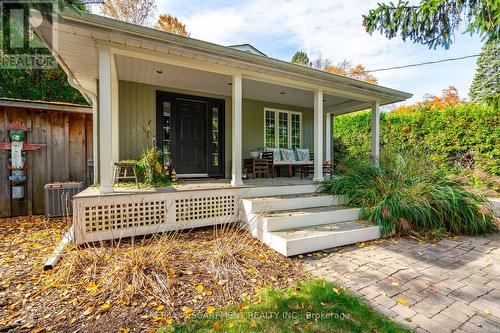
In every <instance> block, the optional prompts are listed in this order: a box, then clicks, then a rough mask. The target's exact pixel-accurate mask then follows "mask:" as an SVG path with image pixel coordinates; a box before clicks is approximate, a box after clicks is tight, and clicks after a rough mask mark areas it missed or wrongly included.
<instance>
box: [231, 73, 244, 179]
mask: <svg viewBox="0 0 500 333" xmlns="http://www.w3.org/2000/svg"><path fill="white" fill-rule="evenodd" d="M232 88H233V95H232V106H233V117H232V129H231V130H232V137H233V142H232V150H233V151H232V170H231V185H233V186H237V185H243V181H242V180H241V163H242V158H243V157H242V152H241V145H242V135H241V132H242V124H241V122H242V110H241V109H242V98H243V95H242V79H241V73H235V74H233V86H232Z"/></svg>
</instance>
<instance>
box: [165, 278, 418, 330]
mask: <svg viewBox="0 0 500 333" xmlns="http://www.w3.org/2000/svg"><path fill="white" fill-rule="evenodd" d="M214 331H222V332H234V333H237V332H410V331H409V330H407V329H405V328H402V327H401V326H399V325H397V324H396V323H394V322H392V321H391V320H389V319H387V318H385V317H383V316H382V315H380V314H378V313H376V312H374V311H373V310H371V309H370V307H369V306H368V305H366V304H364V303H362V302H361V301H359V300H358V299H357V298H356V297H354V296H352V295H350V294H349V293H347V292H345V290H344V289H343V288H341V287H339V286H336V285H334V284H332V283H329V282H326V281H324V280H320V279H312V280H307V281H306V282H299V283H297V284H296V285H295V286H294V287H289V288H286V289H274V288H271V289H266V290H263V291H262V292H261V293H260V294H259V296H256V297H248V299H247V300H246V301H245V302H243V303H240V304H237V305H230V306H225V307H223V308H221V309H215V308H213V307H207V309H206V311H205V312H204V313H193V314H191V318H190V319H189V320H187V321H186V322H185V323H172V324H169V325H167V326H165V327H164V328H162V329H160V330H159V331H158V332H159V333H167V332H214Z"/></svg>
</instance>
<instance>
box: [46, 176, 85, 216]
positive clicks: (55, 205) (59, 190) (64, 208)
mask: <svg viewBox="0 0 500 333" xmlns="http://www.w3.org/2000/svg"><path fill="white" fill-rule="evenodd" d="M82 190H83V182H82V183H76V182H75V183H53V184H47V185H45V186H44V192H45V216H47V217H56V216H68V215H73V203H72V200H71V199H72V198H73V196H75V195H76V194H78V193H80V192H81V191H82Z"/></svg>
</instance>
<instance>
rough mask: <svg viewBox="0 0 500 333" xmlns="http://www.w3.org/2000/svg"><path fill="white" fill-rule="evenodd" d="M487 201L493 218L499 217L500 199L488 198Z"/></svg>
mask: <svg viewBox="0 0 500 333" xmlns="http://www.w3.org/2000/svg"><path fill="white" fill-rule="evenodd" d="M488 201H489V202H490V204H491V208H492V209H493V213H495V216H496V217H500V198H488Z"/></svg>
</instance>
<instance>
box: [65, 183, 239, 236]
mask: <svg viewBox="0 0 500 333" xmlns="http://www.w3.org/2000/svg"><path fill="white" fill-rule="evenodd" d="M221 192H222V193H223V194H221ZM228 192H229V191H198V192H185V193H151V194H150V193H146V194H121V195H104V196H92V197H75V198H74V200H73V204H74V215H73V221H74V226H75V240H76V242H77V243H78V244H82V243H87V242H95V241H100V240H107V239H118V238H122V237H132V236H139V235H145V234H151V233H161V232H165V231H171V230H178V229H186V228H195V227H202V226H206V225H213V224H220V223H227V222H234V221H236V220H237V219H236V216H237V208H238V202H239V197H237V195H236V194H237V193H231V192H229V193H228Z"/></svg>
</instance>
